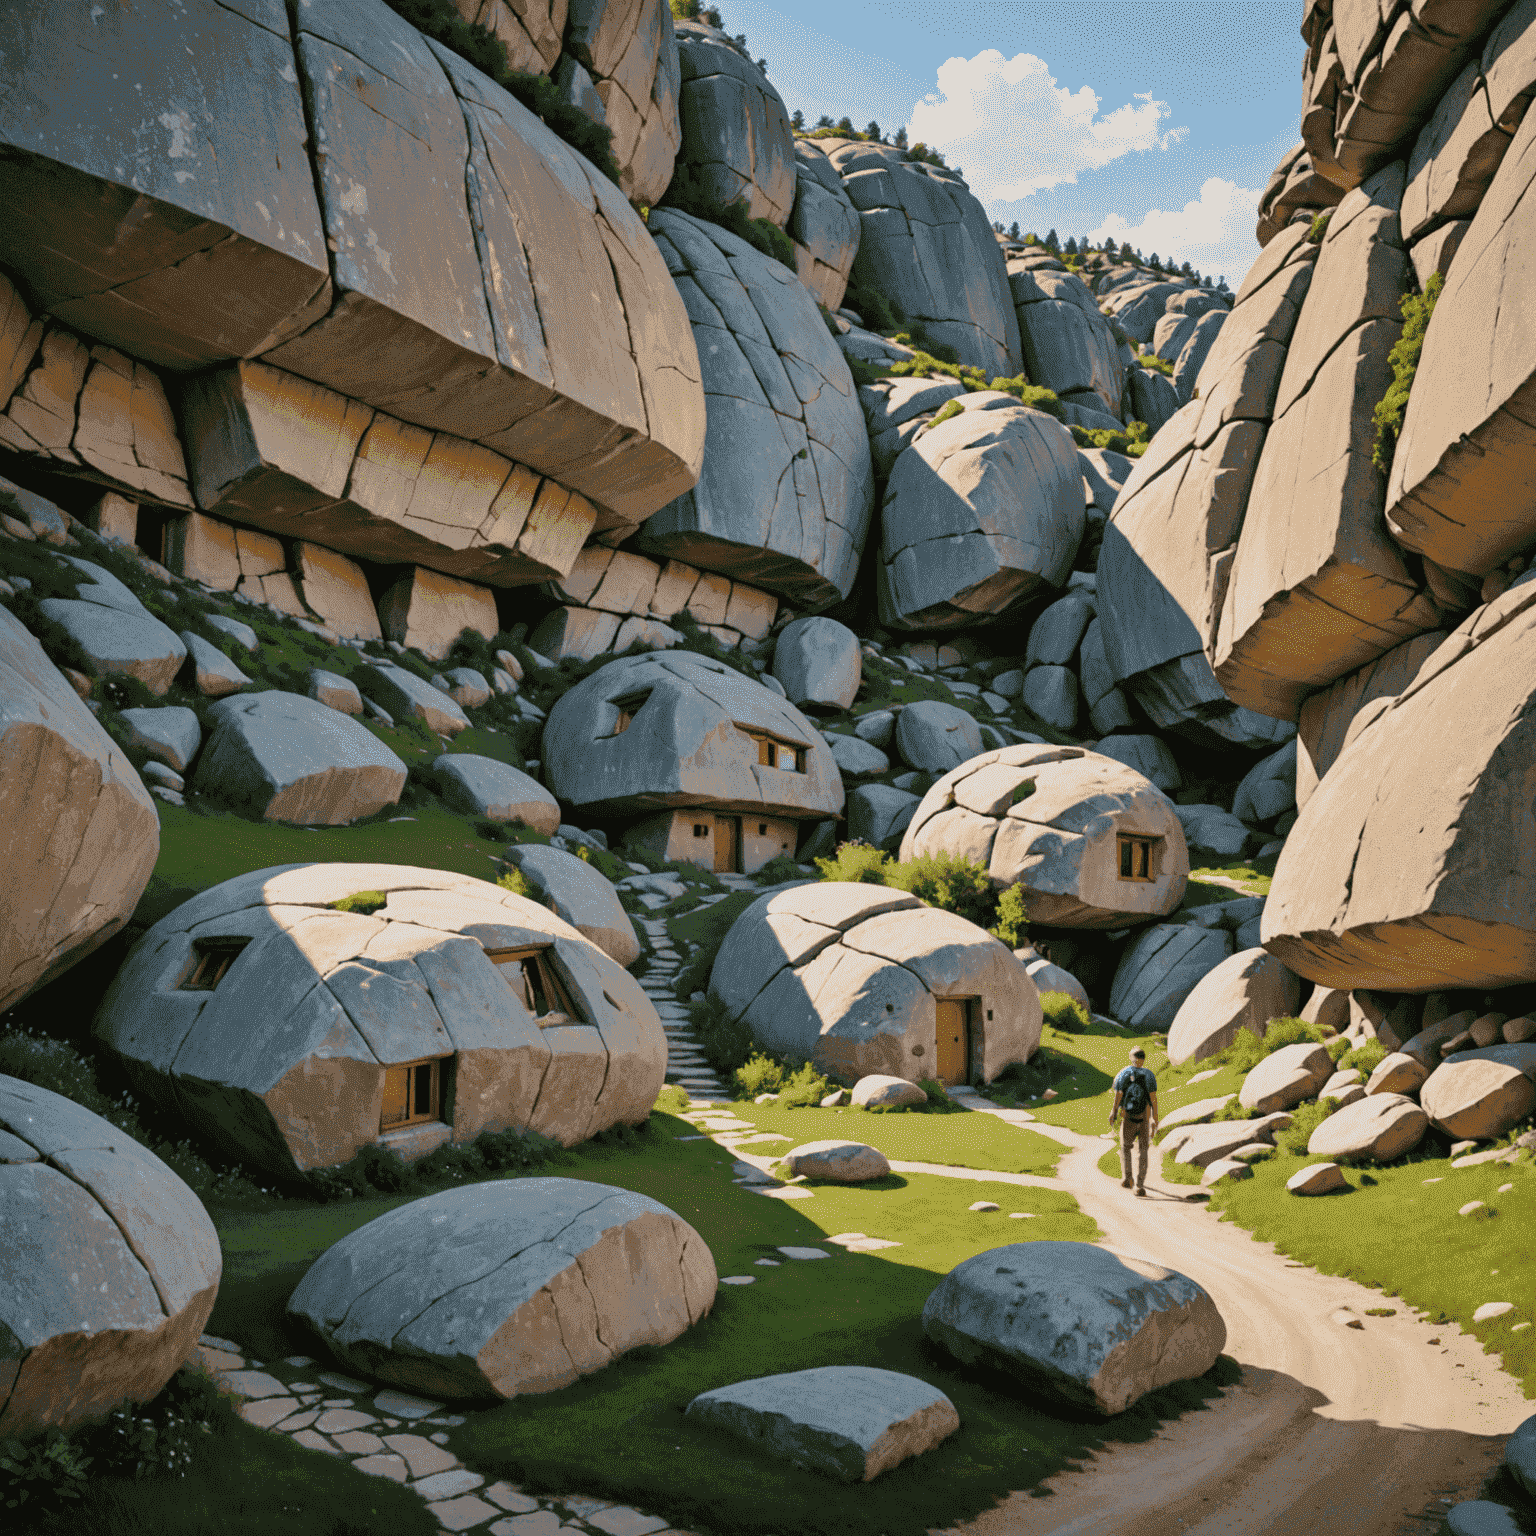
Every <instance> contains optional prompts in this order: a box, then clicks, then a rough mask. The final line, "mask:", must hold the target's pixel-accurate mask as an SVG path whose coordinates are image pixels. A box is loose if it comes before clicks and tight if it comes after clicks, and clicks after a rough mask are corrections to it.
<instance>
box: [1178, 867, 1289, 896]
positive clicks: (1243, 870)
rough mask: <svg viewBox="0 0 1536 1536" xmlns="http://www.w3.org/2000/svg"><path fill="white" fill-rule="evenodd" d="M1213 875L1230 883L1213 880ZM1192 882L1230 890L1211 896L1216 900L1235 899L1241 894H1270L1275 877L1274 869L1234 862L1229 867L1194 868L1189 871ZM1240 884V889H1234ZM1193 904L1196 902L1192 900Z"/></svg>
mask: <svg viewBox="0 0 1536 1536" xmlns="http://www.w3.org/2000/svg"><path fill="white" fill-rule="evenodd" d="M1212 875H1219V876H1220V877H1221V879H1222V880H1224V881H1229V882H1231V884H1229V885H1221V884H1220V882H1218V881H1213V880H1211V878H1210V877H1211V876H1212ZM1189 878H1190V882H1191V883H1192V884H1193V883H1194V882H1196V881H1201V882H1204V883H1206V884H1209V885H1215V886H1216V887H1217V888H1218V889H1221V890H1225V891H1227V892H1228V894H1227V895H1225V896H1216V897H1210V898H1208V899H1209V900H1214V901H1235V900H1236V899H1237V897H1239V896H1245V895H1246V896H1268V895H1269V886H1270V882H1271V880H1272V879H1273V878H1274V870H1273V869H1270V870H1261V869H1259V868H1258V867H1257V866H1256V865H1253V864H1234V865H1232V866H1230V867H1229V868H1225V869H1218V868H1215V867H1205V868H1201V869H1192V870H1190V872H1189ZM1233 886H1240V887H1241V889H1240V890H1234V889H1232V887H1233ZM1190 905H1191V906H1193V905H1195V903H1193V902H1191V903H1190Z"/></svg>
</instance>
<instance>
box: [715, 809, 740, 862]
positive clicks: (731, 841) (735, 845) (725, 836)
mask: <svg viewBox="0 0 1536 1536" xmlns="http://www.w3.org/2000/svg"><path fill="white" fill-rule="evenodd" d="M740 872H741V817H740V816H716V817H715V873H716V874H739V873H740Z"/></svg>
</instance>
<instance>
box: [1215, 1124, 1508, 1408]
mask: <svg viewBox="0 0 1536 1536" xmlns="http://www.w3.org/2000/svg"><path fill="white" fill-rule="evenodd" d="M1425 1145H1427V1146H1430V1147H1431V1148H1432V1152H1431V1155H1429V1156H1425V1157H1421V1158H1419V1159H1418V1160H1417V1161H1410V1162H1404V1163H1398V1164H1396V1165H1394V1166H1392V1167H1386V1168H1372V1169H1369V1170H1367V1169H1354V1168H1351V1169H1346V1170H1345V1173H1344V1177H1345V1179H1346V1181H1347V1183H1348V1186H1349V1187H1348V1189H1347V1190H1341V1191H1339V1192H1338V1193H1337V1194H1334V1195H1325V1196H1322V1197H1320V1198H1311V1199H1304V1198H1301V1197H1299V1196H1296V1195H1292V1194H1289V1193H1287V1191H1286V1188H1285V1181H1286V1180H1287V1179H1288V1178H1289V1177H1290V1176H1291V1175H1292V1174H1294V1173H1295V1172H1296V1171H1297V1170H1298V1169H1299V1168H1301V1167H1304V1166H1305V1164H1306V1162H1307V1161H1308V1159H1305V1158H1301V1157H1296V1156H1288V1155H1285V1154H1284V1153H1283V1152H1282V1154H1281V1155H1280V1156H1277V1157H1275V1158H1273V1159H1272V1160H1270V1161H1269V1162H1265V1163H1257V1164H1255V1165H1254V1169H1253V1177H1252V1178H1251V1179H1245V1180H1244V1181H1243V1182H1241V1183H1232V1184H1221V1185H1218V1186H1216V1189H1215V1190H1214V1191H1213V1194H1212V1208H1213V1209H1214V1210H1217V1211H1220V1212H1221V1215H1222V1219H1223V1220H1224V1221H1232V1222H1235V1223H1236V1224H1237V1225H1238V1226H1240V1227H1243V1228H1244V1229H1246V1230H1247V1231H1249V1232H1251V1233H1252V1234H1253V1235H1254V1237H1256V1238H1258V1239H1259V1240H1260V1241H1261V1242H1272V1243H1274V1244H1275V1246H1276V1247H1277V1248H1278V1249H1279V1250H1280V1251H1281V1252H1282V1253H1285V1254H1288V1255H1289V1256H1290V1257H1291V1258H1293V1259H1297V1260H1299V1261H1300V1262H1302V1263H1304V1264H1310V1265H1311V1266H1312V1267H1313V1268H1314V1269H1317V1270H1320V1271H1321V1272H1322V1273H1323V1274H1328V1275H1343V1276H1345V1277H1347V1278H1348V1279H1351V1280H1357V1281H1359V1282H1360V1283H1361V1284H1362V1285H1368V1286H1373V1287H1376V1288H1377V1289H1379V1290H1381V1291H1382V1292H1384V1293H1385V1294H1386V1295H1387V1296H1390V1297H1400V1298H1401V1299H1402V1301H1403V1302H1404V1303H1406V1304H1407V1305H1409V1306H1412V1307H1417V1308H1419V1309H1420V1310H1422V1311H1425V1312H1428V1313H1429V1314H1430V1315H1431V1316H1432V1317H1433V1318H1435V1319H1437V1320H1439V1321H1444V1322H1454V1323H1456V1324H1457V1325H1458V1326H1459V1327H1461V1328H1462V1329H1463V1330H1464V1331H1466V1332H1468V1333H1471V1334H1474V1335H1475V1336H1476V1337H1477V1338H1479V1339H1481V1340H1482V1342H1483V1347H1484V1348H1485V1349H1486V1350H1487V1351H1488V1352H1489V1353H1491V1354H1496V1355H1499V1356H1501V1357H1502V1363H1503V1367H1504V1369H1505V1370H1506V1371H1508V1372H1509V1373H1510V1374H1511V1375H1512V1376H1514V1377H1515V1378H1516V1380H1518V1381H1519V1382H1520V1385H1521V1388H1522V1389H1523V1391H1524V1392H1525V1395H1526V1396H1527V1397H1536V1328H1525V1329H1521V1331H1520V1332H1518V1333H1516V1332H1515V1331H1514V1329H1515V1325H1517V1324H1519V1323H1523V1322H1536V1301H1533V1298H1536V1248H1533V1246H1532V1243H1531V1233H1532V1231H1533V1230H1536V1163H1533V1162H1531V1161H1530V1159H1529V1158H1525V1159H1523V1160H1522V1161H1520V1162H1518V1163H1516V1164H1514V1165H1509V1164H1501V1163H1492V1164H1489V1163H1483V1164H1480V1165H1479V1166H1477V1167H1473V1168H1452V1167H1451V1164H1450V1159H1449V1158H1448V1157H1443V1156H1437V1155H1433V1151H1434V1148H1433V1144H1432V1143H1426V1144H1425ZM1312 1161H1320V1159H1313V1160H1312ZM1431 1179H1433V1180H1437V1181H1438V1182H1435V1183H1429V1182H1427V1181H1428V1180H1431ZM1502 1184H1512V1185H1513V1186H1514V1187H1513V1188H1512V1189H1511V1190H1510V1191H1509V1192H1508V1193H1507V1194H1500V1193H1499V1192H1498V1191H1499V1186H1500V1185H1502ZM1470 1200H1482V1201H1484V1202H1486V1204H1487V1206H1488V1207H1489V1208H1490V1209H1491V1210H1492V1211H1493V1212H1494V1215H1493V1216H1492V1217H1491V1218H1486V1219H1482V1220H1479V1219H1477V1218H1476V1217H1470V1218H1469V1217H1465V1216H1458V1215H1457V1214H1456V1213H1457V1211H1459V1210H1460V1209H1461V1207H1462V1206H1463V1205H1465V1204H1466V1203H1467V1202H1468V1201H1470ZM1410 1237H1411V1240H1409V1239H1410ZM1488 1301H1512V1302H1514V1303H1515V1309H1514V1311H1512V1312H1506V1313H1505V1314H1504V1316H1503V1317H1498V1318H1494V1319H1492V1320H1491V1321H1489V1322H1486V1323H1474V1322H1473V1321H1472V1314H1473V1312H1475V1311H1476V1310H1477V1308H1478V1307H1480V1306H1481V1305H1482V1304H1483V1303H1484V1302H1488Z"/></svg>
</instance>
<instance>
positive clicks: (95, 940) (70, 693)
mask: <svg viewBox="0 0 1536 1536" xmlns="http://www.w3.org/2000/svg"><path fill="white" fill-rule="evenodd" d="M0 804H3V807H4V825H5V829H6V831H5V840H4V842H5V868H6V879H5V882H4V888H3V895H0V1007H4V1008H8V1007H10V1005H11V1004H12V1003H14V1002H16V1001H17V1000H18V999H19V998H21V997H23V996H25V994H26V993H27V992H29V991H31V990H32V988H33V987H36V986H38V985H40V984H41V983H43V982H45V981H51V980H52V979H53V978H54V977H55V976H56V975H58V974H59V973H60V972H62V971H64V970H67V969H68V968H69V967H70V966H71V965H73V964H74V963H75V962H76V961H77V960H80V959H82V958H83V957H84V956H85V955H87V954H89V953H90V952H91V950H93V949H95V948H96V947H97V946H98V945H99V944H102V943H104V942H105V941H106V940H107V939H109V938H111V936H112V935H113V934H114V933H116V932H117V931H118V929H120V928H121V927H122V926H123V924H124V923H125V922H127V920H128V918H129V916H130V915H131V914H132V912H133V909H134V907H135V905H136V904H137V903H138V900H139V897H140V896H142V895H143V893H144V888H145V886H147V885H148V884H149V876H150V872H151V870H153V868H154V864H155V859H156V856H157V855H158V853H159V849H160V823H159V819H158V817H157V816H156V815H155V809H154V802H153V801H152V800H151V799H150V797H149V793H148V791H147V790H146V789H145V788H144V785H143V784H142V783H141V782H140V780H139V776H138V774H136V773H135V772H134V770H133V765H132V764H131V763H130V762H129V761H128V758H127V757H126V756H125V754H124V753H123V752H122V750H121V749H120V748H119V747H118V746H117V745H116V743H115V742H113V740H112V738H111V737H110V736H108V735H107V733H106V732H105V731H104V730H103V729H102V728H101V727H100V726H99V725H98V724H97V723H96V719H95V717H94V716H93V715H92V714H91V712H90V711H89V710H88V709H87V708H86V707H85V705H84V704H83V703H82V702H81V700H80V697H79V695H78V694H76V692H75V690H74V689H73V688H72V687H70V685H69V683H68V682H67V681H66V680H65V679H64V677H63V676H62V675H61V674H60V673H59V671H58V669H57V668H56V667H55V666H54V665H53V663H52V662H51V661H49V660H48V658H47V656H46V655H45V654H44V653H43V648H42V647H41V646H40V645H39V644H38V643H37V641H36V640H34V639H33V638H32V636H31V635H29V634H28V633H27V631H26V630H25V629H24V628H23V627H22V624H21V621H20V620H19V619H17V618H15V617H14V616H13V615H12V614H11V613H10V612H9V611H7V610H4V609H0Z"/></svg>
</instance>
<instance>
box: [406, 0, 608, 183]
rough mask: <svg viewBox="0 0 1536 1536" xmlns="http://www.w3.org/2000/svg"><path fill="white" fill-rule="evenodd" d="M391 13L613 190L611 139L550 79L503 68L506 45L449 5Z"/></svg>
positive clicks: (423, 3)
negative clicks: (493, 86) (526, 115)
mask: <svg viewBox="0 0 1536 1536" xmlns="http://www.w3.org/2000/svg"><path fill="white" fill-rule="evenodd" d="M387 3H388V5H389V8H390V9H391V10H392V11H394V13H395V14H396V15H397V16H399V17H401V18H403V19H404V20H406V21H408V22H410V24H411V25H412V26H413V27H415V28H416V30H417V31H418V32H421V33H423V34H424V35H425V36H427V37H430V38H432V39H433V40H434V41H435V42H439V43H441V44H442V45H443V47H445V48H447V49H448V50H449V51H450V52H451V53H456V54H458V56H459V57H460V58H461V59H463V60H465V61H466V62H467V63H469V64H473V65H474V66H475V68H476V69H478V70H479V71H480V72H481V73H482V74H485V75H489V76H490V77H491V79H492V80H494V81H495V82H496V83H497V85H499V86H501V87H502V88H503V89H504V90H507V91H510V92H511V94H512V95H514V96H515V97H516V98H517V99H518V100H519V101H520V102H522V104H523V105H524V106H525V107H527V108H528V110H529V111H530V112H532V113H533V115H534V116H535V117H536V118H538V119H539V121H540V122H542V123H543V124H544V126H545V127H546V128H548V129H549V130H550V132H552V133H554V134H555V135H556V136H557V137H559V138H561V139H563V140H564V141H565V142H566V143H567V144H569V145H570V146H571V148H572V149H574V150H575V151H576V152H577V154H579V155H584V156H586V158H587V159H588V160H590V161H591V162H592V164H593V165H595V166H596V167H597V168H598V170H600V171H601V172H602V173H603V175H605V176H606V177H607V178H608V179H609V181H611V182H612V183H613V184H614V185H615V186H617V185H618V184H619V163H618V161H617V160H615V159H614V158H613V134H612V132H611V131H610V130H609V129H607V128H604V127H603V126H601V125H600V124H598V123H594V122H593V121H592V119H591V118H590V117H588V116H587V114H586V113H585V112H583V111H582V110H581V109H580V108H579V107H573V106H572V105H571V104H570V102H568V101H567V100H566V99H565V96H564V93H563V92H562V91H561V90H560V88H559V86H557V85H556V84H555V82H554V81H553V80H551V79H550V78H549V76H548V75H525V74H522V73H521V72H520V71H518V70H515V69H513V68H511V66H510V65H509V64H508V63H507V50H506V47H505V45H504V44H503V43H502V42H501V41H500V40H499V39H498V38H497V37H495V36H494V35H493V34H492V33H490V32H487V31H486V29H485V28H484V27H482V26H479V25H477V24H476V23H474V22H469V21H465V20H464V19H463V17H461V16H460V15H459V13H458V11H456V10H455V9H454V6H453V0H387Z"/></svg>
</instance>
